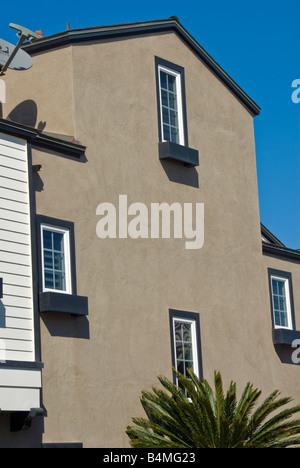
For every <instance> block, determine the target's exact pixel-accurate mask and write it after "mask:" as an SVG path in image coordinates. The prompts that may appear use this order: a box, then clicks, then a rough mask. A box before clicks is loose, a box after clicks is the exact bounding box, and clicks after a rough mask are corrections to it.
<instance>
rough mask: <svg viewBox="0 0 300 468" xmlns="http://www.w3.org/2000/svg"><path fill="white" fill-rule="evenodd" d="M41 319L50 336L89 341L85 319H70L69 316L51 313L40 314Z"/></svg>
mask: <svg viewBox="0 0 300 468" xmlns="http://www.w3.org/2000/svg"><path fill="white" fill-rule="evenodd" d="M41 319H42V320H43V322H44V324H45V326H46V328H47V330H48V331H49V333H50V335H51V336H60V337H64V338H81V339H84V340H89V339H90V327H89V321H88V319H87V317H71V316H70V315H69V314H62V313H55V312H52V313H49V314H47V313H43V314H41Z"/></svg>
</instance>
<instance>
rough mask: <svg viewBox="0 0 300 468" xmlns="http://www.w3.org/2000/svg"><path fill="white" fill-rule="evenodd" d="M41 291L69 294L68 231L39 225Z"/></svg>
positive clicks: (70, 289) (70, 288) (70, 290)
mask: <svg viewBox="0 0 300 468" xmlns="http://www.w3.org/2000/svg"><path fill="white" fill-rule="evenodd" d="M41 240H42V276H43V291H49V290H51V291H52V290H55V291H58V292H65V293H68V294H71V292H72V287H71V269H70V235H69V229H64V228H58V227H55V226H51V225H47V224H41Z"/></svg>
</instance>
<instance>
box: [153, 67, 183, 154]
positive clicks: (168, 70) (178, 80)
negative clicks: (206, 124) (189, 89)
mask: <svg viewBox="0 0 300 468" xmlns="http://www.w3.org/2000/svg"><path fill="white" fill-rule="evenodd" d="M161 71H163V72H164V73H167V74H169V75H172V76H175V78H176V96H177V112H178V130H179V144H180V145H182V146H184V145H185V140H184V124H183V107H182V82H181V73H180V72H177V71H176V70H172V69H171V68H168V67H166V66H164V65H158V83H159V110H160V123H161V138H162V141H168V140H166V139H165V138H164V123H163V111H162V107H163V106H162V96H161V94H162V93H161V79H160V72H161Z"/></svg>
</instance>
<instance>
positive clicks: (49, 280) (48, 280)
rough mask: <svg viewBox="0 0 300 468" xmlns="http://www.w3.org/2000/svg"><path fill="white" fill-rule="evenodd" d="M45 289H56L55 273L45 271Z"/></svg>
mask: <svg viewBox="0 0 300 468" xmlns="http://www.w3.org/2000/svg"><path fill="white" fill-rule="evenodd" d="M45 288H49V289H53V288H54V281H53V272H52V271H48V270H45Z"/></svg>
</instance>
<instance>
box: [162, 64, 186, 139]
mask: <svg viewBox="0 0 300 468" xmlns="http://www.w3.org/2000/svg"><path fill="white" fill-rule="evenodd" d="M159 83H160V103H161V124H162V139H163V140H165V141H172V142H173V143H178V144H180V143H181V144H182V145H183V144H184V137H183V123H182V104H181V80H180V74H179V73H176V72H174V71H173V70H170V69H167V68H165V67H161V66H160V67H159Z"/></svg>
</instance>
